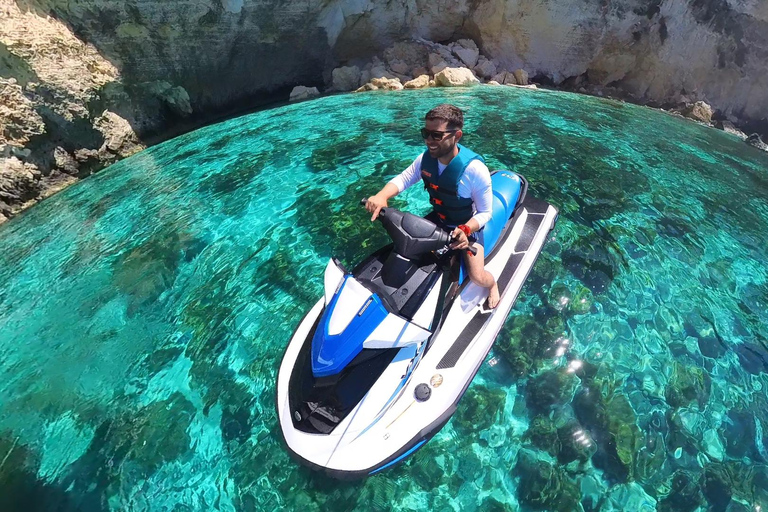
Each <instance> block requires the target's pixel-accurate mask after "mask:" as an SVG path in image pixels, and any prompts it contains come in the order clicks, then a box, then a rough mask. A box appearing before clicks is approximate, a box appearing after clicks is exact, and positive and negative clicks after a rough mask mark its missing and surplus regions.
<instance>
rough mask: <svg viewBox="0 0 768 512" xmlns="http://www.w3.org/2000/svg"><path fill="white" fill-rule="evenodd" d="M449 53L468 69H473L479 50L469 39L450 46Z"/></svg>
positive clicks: (460, 40)
mask: <svg viewBox="0 0 768 512" xmlns="http://www.w3.org/2000/svg"><path fill="white" fill-rule="evenodd" d="M451 51H452V53H453V54H454V55H455V56H456V57H458V58H459V60H460V61H461V62H463V63H464V65H465V66H467V67H468V68H470V69H471V68H473V67H475V65H476V64H477V59H478V57H479V56H480V50H478V48H477V45H476V44H475V42H474V41H472V40H471V39H459V40H458V41H456V42H455V43H454V44H453V45H452V46H451Z"/></svg>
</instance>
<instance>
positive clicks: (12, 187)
mask: <svg viewBox="0 0 768 512" xmlns="http://www.w3.org/2000/svg"><path fill="white" fill-rule="evenodd" d="M39 193H40V171H39V170H38V169H37V168H36V167H35V166H34V165H31V164H28V163H24V162H22V161H21V160H19V159H18V158H16V157H10V158H0V223H2V222H4V221H5V220H6V219H7V218H8V217H10V216H11V215H12V214H13V213H14V212H15V210H17V209H18V205H21V204H23V203H24V202H25V201H29V200H30V199H34V198H35V197H37V195H38V194H39Z"/></svg>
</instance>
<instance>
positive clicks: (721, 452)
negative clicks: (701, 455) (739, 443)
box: [703, 429, 725, 462]
mask: <svg viewBox="0 0 768 512" xmlns="http://www.w3.org/2000/svg"><path fill="white" fill-rule="evenodd" d="M703 441H704V451H705V452H706V454H707V455H709V456H710V457H712V459H714V460H716V461H718V462H722V460H723V457H724V456H725V448H723V442H722V441H721V440H720V436H718V435H717V431H716V430H714V429H708V430H707V431H705V432H704V439H703Z"/></svg>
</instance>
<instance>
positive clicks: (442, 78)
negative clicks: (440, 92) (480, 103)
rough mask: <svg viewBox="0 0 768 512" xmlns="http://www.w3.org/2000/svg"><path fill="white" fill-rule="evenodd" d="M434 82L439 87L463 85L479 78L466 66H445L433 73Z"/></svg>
mask: <svg viewBox="0 0 768 512" xmlns="http://www.w3.org/2000/svg"><path fill="white" fill-rule="evenodd" d="M435 83H436V84H437V85H438V86H440V87H464V86H467V85H475V84H478V83H480V80H478V79H477V77H476V76H475V75H473V74H472V71H470V70H469V69H467V68H445V69H443V70H442V71H440V72H439V73H438V74H436V75H435Z"/></svg>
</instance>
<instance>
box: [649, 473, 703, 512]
mask: <svg viewBox="0 0 768 512" xmlns="http://www.w3.org/2000/svg"><path fill="white" fill-rule="evenodd" d="M699 480H700V476H699V475H697V474H694V473H692V472H690V471H684V470H678V471H675V473H674V474H673V475H672V479H671V483H670V484H669V489H670V491H669V494H667V496H666V497H665V498H664V499H663V500H661V501H660V502H659V506H658V510H659V511H660V512H678V511H679V512H693V511H694V510H696V509H697V508H698V507H699V506H700V505H701V504H703V502H704V495H703V494H702V492H701V487H700V485H699Z"/></svg>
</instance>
